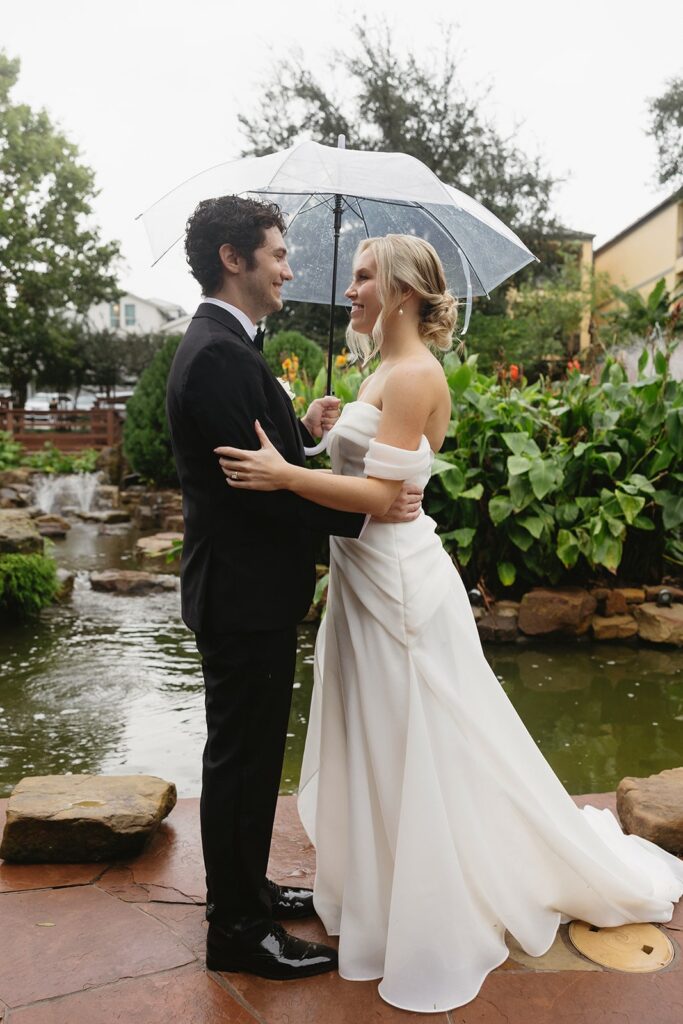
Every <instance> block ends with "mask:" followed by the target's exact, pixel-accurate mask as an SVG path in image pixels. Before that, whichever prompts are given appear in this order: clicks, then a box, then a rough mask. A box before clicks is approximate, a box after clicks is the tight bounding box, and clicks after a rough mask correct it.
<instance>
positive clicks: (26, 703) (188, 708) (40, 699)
mask: <svg viewBox="0 0 683 1024" xmlns="http://www.w3.org/2000/svg"><path fill="white" fill-rule="evenodd" d="M135 539H136V536H135V533H134V531H133V530H131V529H130V528H128V527H125V526H124V527H101V526H99V527H98V526H96V525H94V524H90V523H88V524H86V523H82V522H78V521H76V522H74V524H73V526H72V529H71V530H70V532H69V534H68V535H67V537H66V539H65V540H62V541H56V542H55V548H54V551H55V557H56V558H57V560H58V562H59V563H60V565H63V566H64V567H66V568H71V569H73V570H75V571H76V572H77V574H78V575H77V580H76V586H75V590H74V595H73V598H72V600H71V601H70V602H69V603H67V604H64V605H61V606H58V607H54V608H51V609H48V610H47V611H46V612H44V613H43V615H42V617H41V618H40V620H39V621H36V622H32V623H29V624H26V625H22V626H16V625H14V626H12V627H9V626H8V625H7V624H2V623H0V796H6V795H7V794H8V793H9V791H10V790H11V789H12V787H13V786H14V785H15V784H16V783H17V782H18V781H19V780H20V779H21V778H22V777H23V776H24V775H40V774H48V773H64V772H74V773H76V772H97V773H99V772H104V773H110V774H123V773H132V772H144V773H149V774H153V775H160V776H162V777H164V778H167V779H170V780H172V781H174V782H175V783H176V785H177V787H178V791H179V794H180V795H182V796H196V795H198V793H199V789H200V779H201V752H202V746H203V742H204V707H203V685H202V677H201V669H200V665H199V659H198V655H197V652H196V649H195V646H194V640H193V636H192V634H191V633H190V632H189V631H188V630H187V629H186V628H185V626H184V625H183V623H182V621H181V619H180V599H179V595H178V594H177V593H173V592H171V593H164V594H159V595H153V596H148V597H121V596H116V595H110V594H102V593H96V592H95V591H93V590H91V588H90V585H89V582H88V576H87V573H88V571H89V570H92V569H103V568H109V567H121V568H124V567H128V568H131V567H133V566H134V558H133V554H132V551H133V545H134V541H135ZM314 642H315V631H314V629H313V628H312V627H303V628H302V629H301V631H300V642H299V655H298V661H297V674H296V683H295V689H294V697H293V702H292V713H291V717H290V727H289V735H288V738H287V753H286V760H285V765H284V770H283V774H282V791H283V792H292V791H293V790H294V789H296V786H297V782H298V778H299V769H300V762H301V755H302V753H303V744H304V738H305V731H306V721H307V715H308V705H309V702H310V695H311V686H312V673H313V665H312V663H313V645H314ZM487 655H488V657H489V659H490V662H491V664H492V666H493V669H494V671H495V673H496V675H497V676H498V678H499V679H500V681H501V685H502V686H503V687H504V689H505V692H506V693H507V695H508V696H509V697H510V699H511V701H512V702H513V704H514V706H515V707H516V709H517V711H518V712H519V714H520V715H521V716H522V719H523V720H524V722H525V724H526V726H527V728H528V729H529V731H530V733H531V734H532V736H533V737H534V739H536V741H537V742H538V744H539V746H540V749H541V750H542V751H543V753H544V755H545V756H546V757H547V758H548V760H549V761H550V763H551V765H552V767H553V769H554V770H555V771H556V772H557V774H558V775H559V777H560V779H561V780H562V782H563V783H564V784H565V786H566V787H567V788H568V790H569V791H570V792H571V793H587V792H597V791H603V790H612V789H614V788H615V787H616V784H617V783H618V781H619V779H621V778H622V777H623V776H624V775H648V774H651V773H652V772H657V771H661V770H662V769H663V768H671V767H678V766H679V765H681V764H682V763H683V652H680V651H675V650H667V651H663V650H657V649H652V648H635V647H628V646H621V645H607V644H590V643H585V644H584V643H582V644H575V643H574V644H569V643H567V644H562V645H552V646H550V645H547V644H546V645H534V646H526V645H525V646H517V645H509V646H506V647H500V646H496V647H490V648H488V649H487Z"/></svg>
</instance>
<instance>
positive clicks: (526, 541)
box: [508, 523, 534, 551]
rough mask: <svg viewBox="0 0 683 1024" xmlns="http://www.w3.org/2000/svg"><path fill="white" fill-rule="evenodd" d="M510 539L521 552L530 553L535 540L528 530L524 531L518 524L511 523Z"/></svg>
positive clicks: (509, 528) (509, 527)
mask: <svg viewBox="0 0 683 1024" xmlns="http://www.w3.org/2000/svg"><path fill="white" fill-rule="evenodd" d="M508 537H509V538H510V540H511V541H512V543H513V544H514V545H515V547H518V548H519V549H520V551H528V550H529V548H530V547H531V546H532V545H533V543H534V538H533V537H532V536H531V534H530V533H529V531H528V530H523V529H522V527H521V526H518V524H517V523H510V525H509V526H508Z"/></svg>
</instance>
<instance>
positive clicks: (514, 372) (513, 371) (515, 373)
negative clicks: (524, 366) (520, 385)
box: [510, 363, 520, 384]
mask: <svg viewBox="0 0 683 1024" xmlns="http://www.w3.org/2000/svg"><path fill="white" fill-rule="evenodd" d="M519 377H520V373H519V367H518V366H517V364H516V363H510V380H511V381H512V382H513V383H515V384H516V383H517V381H518V380H519Z"/></svg>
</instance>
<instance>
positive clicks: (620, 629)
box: [592, 614, 638, 640]
mask: <svg viewBox="0 0 683 1024" xmlns="http://www.w3.org/2000/svg"><path fill="white" fill-rule="evenodd" d="M592 626H593V636H594V637H595V639H596V640H628V639H629V638H630V637H632V636H636V635H637V633H638V623H637V622H636V620H635V619H634V618H633V616H632V615H629V614H626V615H611V616H606V615H594V616H593V619H592Z"/></svg>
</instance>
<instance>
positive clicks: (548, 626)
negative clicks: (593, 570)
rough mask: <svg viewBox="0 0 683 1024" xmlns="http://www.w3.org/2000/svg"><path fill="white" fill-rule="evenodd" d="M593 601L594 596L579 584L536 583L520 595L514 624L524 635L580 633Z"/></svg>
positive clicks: (592, 609) (586, 627) (584, 629)
mask: <svg viewBox="0 0 683 1024" xmlns="http://www.w3.org/2000/svg"><path fill="white" fill-rule="evenodd" d="M597 605H598V603H597V600H596V599H595V596H594V595H593V594H589V593H588V591H587V590H582V589H581V588H580V587H566V588H564V589H563V590H549V589H546V588H544V587H537V588H536V589H534V590H530V591H529V592H528V593H527V594H525V595H524V597H523V598H522V603H521V605H520V609H519V620H518V625H519V628H520V629H521V630H522V632H523V633H526V634H527V635H528V636H542V635H544V634H546V633H564V634H568V635H569V636H581V635H582V634H584V633H586V632H587V631H588V630H589V629H590V625H591V618H592V616H593V613H594V612H595V610H596V608H597Z"/></svg>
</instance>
